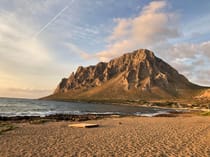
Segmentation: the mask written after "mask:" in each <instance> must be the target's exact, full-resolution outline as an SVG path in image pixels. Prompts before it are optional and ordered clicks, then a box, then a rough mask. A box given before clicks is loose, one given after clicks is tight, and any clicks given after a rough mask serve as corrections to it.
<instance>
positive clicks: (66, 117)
mask: <svg viewBox="0 0 210 157" xmlns="http://www.w3.org/2000/svg"><path fill="white" fill-rule="evenodd" d="M199 113H201V112H199V111H188V110H187V111H184V110H182V111H177V110H174V111H170V112H165V113H163V112H160V113H150V114H144V113H142V114H139V115H137V114H136V115H134V114H132V115H131V114H130V115H129V114H127V115H126V114H83V115H74V114H52V115H47V116H13V117H4V116H0V122H7V121H8V122H14V123H16V122H17V123H19V122H20V123H21V122H32V121H40V122H41V121H43V122H45V121H49V122H53V121H72V122H74V121H77V122H79V121H88V120H99V119H104V118H113V117H114V118H122V117H179V116H186V115H188V116H193V115H198V114H199Z"/></svg>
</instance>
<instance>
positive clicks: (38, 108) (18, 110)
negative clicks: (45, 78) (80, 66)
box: [0, 98, 173, 117]
mask: <svg viewBox="0 0 210 157" xmlns="http://www.w3.org/2000/svg"><path fill="white" fill-rule="evenodd" d="M171 111H173V110H172V109H161V108H153V107H138V106H129V105H127V106H126V105H119V104H111V103H110V104H109V103H107V104H104V103H86V102H62V101H45V100H34V99H17V98H0V117H16V116H40V117H45V116H49V115H55V114H71V115H84V114H104V115H106V114H107V115H110V114H116V115H136V116H148V117H152V116H155V115H158V114H168V113H170V112H171Z"/></svg>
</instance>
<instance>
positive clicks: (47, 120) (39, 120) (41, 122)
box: [29, 119, 53, 124]
mask: <svg viewBox="0 0 210 157" xmlns="http://www.w3.org/2000/svg"><path fill="white" fill-rule="evenodd" d="M51 121H53V120H50V119H36V120H31V121H30V122H29V123H30V124H44V123H47V122H51Z"/></svg>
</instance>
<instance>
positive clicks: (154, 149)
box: [0, 116, 210, 157]
mask: <svg viewBox="0 0 210 157" xmlns="http://www.w3.org/2000/svg"><path fill="white" fill-rule="evenodd" d="M89 122H90V123H98V124H99V125H100V127H98V128H91V129H85V128H71V127H68V124H70V123H72V122H49V123H45V124H28V123H22V124H16V125H17V126H18V128H16V129H15V130H13V131H9V132H6V133H4V134H3V135H0V157H24V156H35V157H48V156H49V157H50V156H52V157H54V156H55V157H64V156H66V157H70V156H81V157H85V156H99V157H101V156H105V157H108V156H119V157H121V156H134V157H136V156H146V157H149V156H193V157H194V156H195V157H199V156H201V157H205V156H206V157H207V156H208V157H209V156H210V117H198V116H193V117H170V118H169V117H168V118H167V117H153V118H143V117H125V118H108V119H102V120H96V121H89Z"/></svg>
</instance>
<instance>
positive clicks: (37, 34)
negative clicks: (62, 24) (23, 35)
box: [34, 0, 74, 38]
mask: <svg viewBox="0 0 210 157" xmlns="http://www.w3.org/2000/svg"><path fill="white" fill-rule="evenodd" d="M73 2H74V0H72V1H71V3H73ZM68 8H69V5H67V6H65V7H64V8H63V9H62V10H61V11H59V12H58V13H57V14H56V15H55V16H54V17H53V18H52V19H51V20H50V21H49V22H48V23H47V24H46V25H44V26H43V27H42V28H41V29H40V30H39V31H38V32H37V33H36V34H35V35H34V38H37V37H38V36H39V35H40V34H41V33H42V32H43V31H45V30H46V29H47V27H49V25H51V24H52V23H53V22H55V21H56V19H57V18H58V17H59V16H61V15H62V14H63V13H64V12H65V11H66V9H68Z"/></svg>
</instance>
